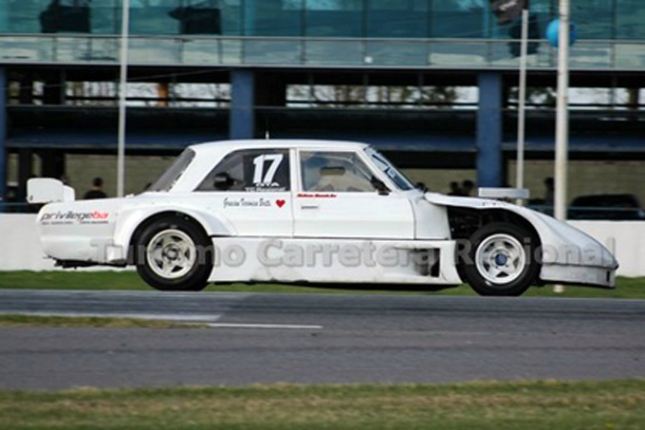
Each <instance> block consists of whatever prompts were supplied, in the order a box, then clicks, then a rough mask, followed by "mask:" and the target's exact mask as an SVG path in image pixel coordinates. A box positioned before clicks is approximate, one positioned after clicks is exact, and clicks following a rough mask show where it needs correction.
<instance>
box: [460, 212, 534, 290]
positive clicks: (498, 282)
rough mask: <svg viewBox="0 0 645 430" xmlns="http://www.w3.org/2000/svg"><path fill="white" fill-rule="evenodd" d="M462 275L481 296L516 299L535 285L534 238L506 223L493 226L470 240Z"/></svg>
mask: <svg viewBox="0 0 645 430" xmlns="http://www.w3.org/2000/svg"><path fill="white" fill-rule="evenodd" d="M468 245H469V246H468V248H467V252H466V257H467V258H465V261H461V263H460V264H461V273H462V274H463V275H464V277H465V278H466V281H467V282H468V283H469V284H470V286H471V287H472V288H473V290H475V291H476V292H477V293H478V294H480V295H482V296H519V295H522V294H523V293H524V292H525V291H526V290H528V289H529V287H530V286H531V285H532V284H533V283H534V282H535V280H536V277H537V274H538V270H539V265H538V263H537V261H536V260H535V258H534V256H535V249H536V247H537V238H535V236H534V235H533V234H531V232H530V231H528V230H527V229H525V228H523V227H519V226H517V225H514V224H509V223H492V224H487V225H485V226H484V227H482V228H480V229H479V230H477V231H476V232H475V233H473V235H472V236H471V238H470V240H469V244H468Z"/></svg>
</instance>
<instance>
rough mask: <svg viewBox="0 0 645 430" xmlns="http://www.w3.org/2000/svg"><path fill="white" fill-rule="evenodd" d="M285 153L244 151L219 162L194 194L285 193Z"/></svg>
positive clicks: (286, 163) (280, 151)
mask: <svg viewBox="0 0 645 430" xmlns="http://www.w3.org/2000/svg"><path fill="white" fill-rule="evenodd" d="M289 189H290V174H289V150H288V149H244V150H240V151H235V152H232V153H230V154H228V155H227V156H225V157H224V159H222V161H220V162H219V164H217V166H215V168H213V170H211V171H210V173H209V174H208V175H206V178H204V180H203V181H202V183H201V184H199V186H198V187H197V189H196V190H195V191H238V192H239V191H246V192H261V191H289Z"/></svg>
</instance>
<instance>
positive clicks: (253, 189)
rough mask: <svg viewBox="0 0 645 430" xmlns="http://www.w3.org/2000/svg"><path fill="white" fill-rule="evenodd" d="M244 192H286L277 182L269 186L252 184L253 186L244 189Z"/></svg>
mask: <svg viewBox="0 0 645 430" xmlns="http://www.w3.org/2000/svg"><path fill="white" fill-rule="evenodd" d="M244 191H246V192H249V193H261V192H280V191H286V187H283V186H281V185H280V184H278V183H277V182H273V183H271V184H262V183H257V184H253V186H251V187H245V188H244Z"/></svg>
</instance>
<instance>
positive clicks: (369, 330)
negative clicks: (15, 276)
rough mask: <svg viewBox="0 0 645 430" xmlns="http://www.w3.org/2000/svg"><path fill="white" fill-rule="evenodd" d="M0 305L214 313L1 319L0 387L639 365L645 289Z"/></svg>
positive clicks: (377, 379) (120, 295)
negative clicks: (113, 322) (611, 293)
mask: <svg viewBox="0 0 645 430" xmlns="http://www.w3.org/2000/svg"><path fill="white" fill-rule="evenodd" d="M0 312H2V313H40V314H62V315H66V314H70V313H71V314H95V315H121V316H133V315H135V316H139V317H146V316H147V317H162V318H174V319H183V320H202V321H209V322H214V323H216V324H219V326H217V327H213V328H207V329H168V330H164V329H157V330H151V329H85V328H74V329H55V328H20V329H18V328H4V329H0V388H11V389H13V388H35V389H59V388H68V387H75V386H101V387H125V386H128V387H140V386H167V385H179V384H183V385H220V384H224V385H246V384H252V383H272V382H293V383H357V382H372V383H389V382H396V383H398V382H419V383H423V382H457V381H469V380H486V379H501V380H513V379H545V378H559V379H571V380H573V379H607V378H634V377H640V378H642V377H645V301H624V300H575V299H535V298H521V299H486V298H479V297H446V296H418V295H395V296H378V295H335V294H334V295H331V294H330V295H314V294H310V295H304V294H303V295H291V294H225V293H223V294H218V293H201V294H200V293H197V294H168V293H165V294H164V293H156V292H152V291H150V292H56V291H42V292H38V291H8V290H7V291H0ZM256 324H259V325H257V326H256ZM249 325H250V326H249Z"/></svg>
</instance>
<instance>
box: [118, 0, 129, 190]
mask: <svg viewBox="0 0 645 430" xmlns="http://www.w3.org/2000/svg"><path fill="white" fill-rule="evenodd" d="M122 8H123V10H122V14H121V70H120V82H119V136H118V144H117V145H118V148H117V162H116V164H117V168H116V171H117V173H116V184H117V185H116V193H117V196H118V197H123V195H124V191H125V125H126V124H125V118H126V117H125V103H126V92H127V88H126V87H127V83H128V36H129V30H130V0H123V3H122Z"/></svg>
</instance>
